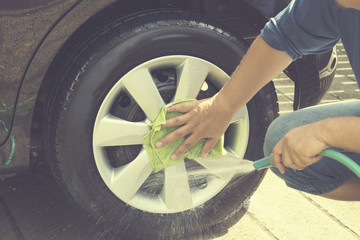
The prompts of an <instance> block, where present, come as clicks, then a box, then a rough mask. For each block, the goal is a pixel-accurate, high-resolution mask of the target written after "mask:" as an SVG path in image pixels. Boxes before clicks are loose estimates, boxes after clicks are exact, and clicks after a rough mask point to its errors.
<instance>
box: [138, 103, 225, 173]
mask: <svg viewBox="0 0 360 240" xmlns="http://www.w3.org/2000/svg"><path fill="white" fill-rule="evenodd" d="M190 101H195V100H182V101H178V102H174V103H171V104H170V105H167V106H165V107H163V108H162V109H161V112H160V114H159V116H158V117H157V118H156V119H155V121H154V122H153V123H151V124H150V125H149V126H150V127H151V130H150V131H149V132H148V133H147V134H146V135H145V136H144V137H143V140H144V146H145V149H146V152H147V155H148V157H149V159H150V162H151V165H152V167H153V169H154V171H155V172H158V171H160V170H162V169H164V168H167V167H170V166H173V165H175V164H176V163H178V162H180V161H183V160H184V159H185V158H189V159H193V158H195V157H200V156H201V149H202V146H203V145H204V143H205V139H202V140H200V141H199V142H197V143H196V144H195V145H194V146H193V147H192V148H191V149H189V150H188V151H187V152H185V153H184V154H183V155H182V156H180V157H179V158H178V159H176V160H172V159H171V158H170V156H171V154H172V153H173V152H174V151H175V150H176V149H177V148H178V147H179V146H180V145H181V143H182V142H183V141H184V139H185V138H181V139H178V140H177V141H175V142H173V143H171V144H169V145H166V146H164V147H161V148H157V147H156V146H155V144H156V142H157V141H158V140H160V139H161V138H163V137H164V136H165V135H167V134H169V133H170V132H172V131H174V130H175V129H177V128H178V127H169V128H165V129H161V126H162V125H163V124H164V123H165V122H166V119H169V118H173V117H175V116H178V115H181V114H182V113H168V112H167V108H168V107H170V106H172V105H175V104H178V103H182V102H190ZM225 155H226V151H225V150H224V136H222V137H221V138H220V139H219V141H218V142H217V143H216V145H215V147H214V148H213V150H212V151H211V152H210V153H209V154H208V156H209V157H219V156H225Z"/></svg>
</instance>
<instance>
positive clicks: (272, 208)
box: [0, 45, 360, 240]
mask: <svg viewBox="0 0 360 240" xmlns="http://www.w3.org/2000/svg"><path fill="white" fill-rule="evenodd" d="M338 60H339V62H338V68H337V74H336V76H335V79H334V82H333V84H332V87H331V89H330V90H329V92H328V93H327V94H326V96H325V97H324V98H323V101H322V103H327V102H336V101H344V100H349V99H358V98H359V90H358V87H357V83H356V80H355V76H354V74H353V73H352V71H351V68H350V66H349V63H348V60H347V57H346V54H345V51H344V49H343V47H342V46H341V45H339V47H338ZM276 88H277V91H278V95H279V104H280V109H281V114H285V113H286V112H289V111H291V108H292V104H293V84H292V82H291V81H290V80H289V79H288V78H287V77H285V76H284V75H280V76H279V77H278V78H277V80H276ZM359 222H360V204H359V203H358V202H352V203H348V202H336V201H331V200H326V199H322V198H319V197H314V196H310V195H308V194H304V193H301V192H298V191H295V190H292V189H289V188H287V187H285V185H284V184H283V183H282V182H281V181H280V180H279V179H278V178H277V177H275V176H274V175H273V174H272V173H270V172H268V174H267V175H266V177H265V179H264V181H263V183H262V184H261V185H260V187H259V189H258V190H257V191H256V193H255V194H254V196H253V197H252V198H251V201H250V206H249V208H248V211H247V213H246V214H245V216H244V217H243V218H242V219H241V220H240V221H239V222H238V223H237V224H235V225H234V226H233V227H232V228H231V229H229V232H228V233H227V234H225V235H223V236H221V237H219V238H217V239H218V240H220V239H221V240H232V239H234V240H235V239H245V240H248V239H256V240H257V239H284V240H288V239H292V240H297V239H299V240H300V239H301V240H303V239H317V240H318V239H342V240H345V239H360V224H359ZM111 230H113V229H108V228H107V227H106V226H99V225H98V224H97V223H96V222H93V221H92V220H90V219H89V218H88V217H87V216H85V215H83V213H82V212H80V211H78V210H76V208H74V207H73V206H72V205H71V204H70V203H69V202H68V201H67V200H66V197H65V196H64V194H63V193H62V192H61V190H60V188H59V187H58V186H57V184H56V183H55V181H54V180H53V178H52V176H51V174H50V173H49V171H48V168H47V166H46V165H45V164H40V165H38V166H36V167H35V170H34V171H33V172H31V173H23V174H19V175H17V176H14V177H10V178H7V179H3V180H0V240H24V239H25V240H64V239H75V240H82V239H84V240H85V239H88V240H95V239H99V240H100V239H101V240H102V239H116V238H115V237H114V235H113V234H112V231H111Z"/></svg>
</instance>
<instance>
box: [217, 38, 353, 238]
mask: <svg viewBox="0 0 360 240" xmlns="http://www.w3.org/2000/svg"><path fill="white" fill-rule="evenodd" d="M337 52H338V67H337V72H336V76H335V79H334V82H333V84H332V86H331V88H330V89H329V91H328V93H327V94H326V95H325V96H324V98H323V100H322V101H321V103H329V102H337V101H346V100H351V99H359V98H360V94H359V88H358V86H357V82H356V79H355V76H354V73H353V72H352V70H351V67H350V65H349V62H348V59H347V55H346V53H345V50H344V48H343V46H342V45H341V44H339V45H338V51H337ZM275 85H276V89H277V92H278V95H279V105H280V114H285V113H286V112H290V111H292V104H293V97H294V94H293V93H294V91H293V87H294V86H293V83H292V81H291V80H289V79H288V78H287V77H286V76H285V75H284V74H282V75H280V76H279V77H278V78H277V79H276V81H275ZM216 239H217V240H235V239H236V240H238V239H243V240H251V239H254V240H260V239H261V240H267V239H280V240H315V239H316V240H322V239H323V240H338V239H341V240H347V239H348V240H354V239H360V203H359V202H339V201H333V200H328V199H323V198H321V197H317V196H312V195H309V194H304V193H302V192H299V191H296V190H293V189H290V188H288V187H286V186H285V184H284V182H283V181H282V180H280V179H279V178H278V177H277V176H275V175H274V174H273V173H272V172H271V171H268V173H267V174H266V176H265V179H264V181H263V182H262V183H261V185H260V187H259V189H258V190H257V191H256V192H255V194H254V195H253V196H252V198H251V200H250V206H249V209H248V212H247V213H246V215H245V216H244V217H243V218H242V219H241V220H240V221H239V222H238V223H237V224H236V225H235V226H233V227H232V228H231V229H230V230H229V232H228V234H226V235H224V236H222V237H220V238H216Z"/></svg>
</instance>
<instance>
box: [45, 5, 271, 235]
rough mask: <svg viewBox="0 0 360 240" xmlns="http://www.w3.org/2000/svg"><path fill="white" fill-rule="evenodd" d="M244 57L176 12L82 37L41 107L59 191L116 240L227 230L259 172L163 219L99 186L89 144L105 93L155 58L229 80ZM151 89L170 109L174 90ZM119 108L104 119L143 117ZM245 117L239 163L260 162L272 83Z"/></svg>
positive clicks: (133, 150) (242, 47) (219, 33)
mask: <svg viewBox="0 0 360 240" xmlns="http://www.w3.org/2000/svg"><path fill="white" fill-rule="evenodd" d="M246 50H247V46H246V44H245V43H244V41H243V40H241V39H238V38H235V37H234V36H232V35H230V34H229V33H227V32H225V31H223V30H221V28H220V27H217V26H216V24H213V23H211V22H209V21H208V20H207V19H204V18H203V17H201V16H198V15H193V14H190V13H186V12H182V11H176V10H163V11H152V12H144V13H138V14H136V15H134V16H129V17H126V18H123V19H118V20H117V21H115V22H113V23H111V24H109V25H106V26H104V27H103V28H102V29H101V30H100V31H97V32H96V33H94V34H92V35H91V36H89V37H88V38H87V40H86V41H84V42H83V43H82V44H81V46H78V47H77V48H76V49H73V54H72V56H71V57H70V58H68V60H67V61H66V62H64V63H63V69H62V73H63V74H62V75H60V76H59V79H57V80H56V84H54V85H55V87H54V90H53V94H51V97H50V99H49V101H48V103H49V104H48V108H47V113H46V116H47V118H46V123H45V129H44V131H45V134H44V136H45V138H44V142H45V143H46V145H47V151H48V158H49V161H50V167H51V169H52V171H53V173H54V176H55V178H56V179H57V181H58V183H59V184H60V186H61V187H62V188H63V189H64V191H65V192H66V193H67V194H68V195H69V197H70V198H71V199H72V200H74V201H75V203H77V204H78V205H79V206H80V207H81V208H82V209H84V210H85V211H86V212H87V213H90V214H91V215H92V216H93V217H94V218H96V219H102V220H104V221H105V222H107V223H111V224H113V225H114V227H115V228H117V229H118V232H120V235H121V236H126V238H123V239H172V238H173V239H182V238H185V237H186V236H191V238H193V236H195V235H197V234H203V233H206V232H209V231H214V232H216V231H219V227H221V228H224V227H226V228H227V227H229V225H232V224H233V223H234V222H233V221H234V219H236V220H237V219H238V218H239V217H241V216H242V214H243V213H244V212H245V210H244V208H243V206H244V204H246V203H247V201H248V199H249V197H250V196H251V195H252V194H253V192H254V191H255V190H256V188H257V186H258V184H259V183H260V181H261V180H262V178H263V175H264V172H254V173H251V174H248V175H246V176H242V177H234V178H233V179H232V180H231V181H230V182H229V183H228V184H227V185H226V187H225V188H224V189H222V190H221V191H220V192H219V193H218V194H217V195H216V196H214V197H213V198H212V199H210V200H208V201H206V202H205V203H203V204H201V205H200V206H196V207H194V208H193V209H190V210H185V211H181V212H174V213H165V214H164V213H162V214H161V213H154V212H147V211H143V210H141V209H136V208H134V207H132V206H129V205H128V204H126V203H125V202H123V201H122V200H120V199H119V198H118V197H116V195H114V194H113V192H112V191H111V190H110V189H109V188H108V187H107V185H106V184H105V183H104V181H103V179H102V177H101V176H100V174H99V171H98V169H97V165H96V164H95V160H94V155H93V146H92V144H93V143H92V141H93V140H92V137H93V129H94V123H95V120H96V116H97V114H98V110H99V108H100V106H101V104H102V102H103V101H104V98H105V97H106V95H107V94H108V92H109V90H110V89H112V87H113V86H114V84H116V83H117V81H118V80H119V79H121V78H122V77H123V76H124V75H125V74H126V73H128V72H129V71H130V70H132V69H133V68H135V67H136V66H138V65H139V64H142V63H144V62H147V61H150V60H152V59H156V58H158V57H163V56H170V55H186V56H193V57H196V58H199V59H203V60H205V61H207V62H210V63H212V64H214V65H216V66H217V67H218V68H220V69H222V70H223V71H225V72H226V73H227V74H228V75H230V74H231V73H232V72H233V71H234V69H235V67H236V66H237V65H238V64H239V62H240V60H241V58H242V57H243V56H244V54H245V52H246ZM165 71H170V73H169V75H170V78H171V77H172V76H174V74H173V73H172V72H171V70H165ZM172 74H173V75H172ZM175 76H176V75H175ZM160 77H161V76H160ZM175 78H176V77H175ZM167 80H169V79H167ZM209 84H211V80H210V81H209ZM157 87H158V89H159V90H160V92H161V95H162V97H163V98H164V101H165V102H169V101H171V99H172V97H173V95H174V92H175V90H176V87H175V85H174V82H171V84H166V83H165V84H164V83H163V82H162V81H158V84H157ZM219 88H220V86H216V85H212V86H211V87H210V90H209V91H204V92H203V93H202V94H200V96H199V98H203V97H208V96H211V95H213V94H214V93H215V92H216V91H218V90H219ZM121 101H123V102H122V103H119V104H120V105H121V104H125V105H126V107H129V108H130V109H129V110H127V111H126V113H124V112H122V111H123V110H122V109H116V107H115V110H112V111H115V112H117V114H120V115H121V116H122V118H123V119H126V120H128V121H134V122H135V121H142V120H144V117H145V116H144V113H143V112H142V111H141V109H140V107H139V106H138V105H137V104H136V103H135V102H134V101H133V99H131V98H127V97H125V99H122V100H121ZM121 101H120V102H121ZM124 101H125V103H124ZM247 110H248V115H249V119H250V136H249V141H248V147H247V149H246V155H245V157H246V158H247V159H257V158H260V157H262V156H263V150H262V144H263V141H264V136H265V133H266V129H267V127H268V125H269V124H270V122H271V121H272V120H273V119H274V118H275V117H276V116H277V112H278V106H277V98H276V94H275V90H274V86H273V85H272V83H270V84H268V85H267V86H265V87H264V88H263V89H262V90H261V91H260V92H259V93H258V94H256V96H255V97H254V98H253V99H252V100H251V101H250V102H249V103H248V105H247ZM139 148H141V146H140V147H139V146H136V145H135V146H126V147H124V148H122V149H120V150H119V149H118V148H116V149H115V150H114V149H113V150H114V151H115V154H116V155H117V156H119V155H120V157H119V158H118V159H115V160H114V161H115V162H111V165H112V166H114V167H118V166H122V165H124V164H126V163H128V162H129V161H132V160H133V159H134V157H136V155H137V154H139ZM110 150H111V149H110ZM110 150H109V151H110ZM110 152H111V151H110ZM107 153H108V154H112V153H109V152H107ZM116 160H117V161H116ZM235 216H237V217H235Z"/></svg>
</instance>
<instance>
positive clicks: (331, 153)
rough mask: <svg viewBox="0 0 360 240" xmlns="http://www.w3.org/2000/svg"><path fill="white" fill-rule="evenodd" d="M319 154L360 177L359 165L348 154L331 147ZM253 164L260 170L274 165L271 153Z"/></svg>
mask: <svg viewBox="0 0 360 240" xmlns="http://www.w3.org/2000/svg"><path fill="white" fill-rule="evenodd" d="M319 155H323V156H326V157H329V158H332V159H334V160H336V161H338V162H340V163H342V164H343V165H345V166H346V167H347V168H349V169H350V170H351V171H353V172H354V173H355V175H356V176H358V177H359V178H360V166H359V165H358V164H357V163H355V162H354V161H353V160H352V159H351V158H349V157H348V156H346V155H344V154H342V153H340V152H338V151H335V150H333V149H330V148H329V149H325V150H323V151H321V152H320V153H319ZM253 166H254V168H255V169H256V170H261V169H264V168H269V167H275V162H274V158H273V155H272V154H271V155H270V156H268V157H265V158H262V159H259V160H257V161H255V162H254V163H253Z"/></svg>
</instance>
